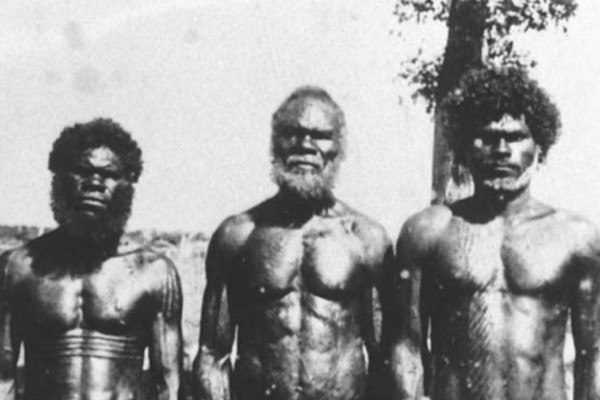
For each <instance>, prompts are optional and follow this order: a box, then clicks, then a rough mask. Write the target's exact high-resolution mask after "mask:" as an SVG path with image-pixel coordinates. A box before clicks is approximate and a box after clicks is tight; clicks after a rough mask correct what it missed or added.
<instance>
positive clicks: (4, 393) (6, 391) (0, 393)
mask: <svg viewBox="0 0 600 400" xmlns="http://www.w3.org/2000/svg"><path fill="white" fill-rule="evenodd" d="M16 386H17V385H16V382H15V380H14V379H9V380H2V381H0V399H2V400H15V399H16V398H17V396H16V393H17V387H16Z"/></svg>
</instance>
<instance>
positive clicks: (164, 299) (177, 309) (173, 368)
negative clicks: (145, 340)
mask: <svg viewBox="0 0 600 400" xmlns="http://www.w3.org/2000/svg"><path fill="white" fill-rule="evenodd" d="M149 272H150V273H152V274H155V275H154V276H155V277H156V288H155V289H156V293H157V295H156V296H157V304H158V307H157V310H156V313H155V317H154V321H153V323H152V341H151V343H150V352H149V356H150V369H151V372H152V374H153V377H154V382H155V383H156V385H157V387H158V394H159V397H158V398H159V399H176V398H177V396H178V392H179V384H180V372H181V363H182V359H181V357H182V337H181V307H182V295H181V282H180V280H179V274H178V273H177V269H176V268H175V265H173V263H172V262H171V260H169V259H167V258H166V257H160V258H158V259H157V260H155V261H153V262H152V265H150V267H149Z"/></svg>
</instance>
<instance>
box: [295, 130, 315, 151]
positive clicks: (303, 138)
mask: <svg viewBox="0 0 600 400" xmlns="http://www.w3.org/2000/svg"><path fill="white" fill-rule="evenodd" d="M296 144H297V146H298V147H299V148H300V149H302V150H304V151H307V152H316V151H317V148H316V146H315V144H314V142H313V139H312V137H311V136H310V135H309V134H306V135H298V137H297V139H296Z"/></svg>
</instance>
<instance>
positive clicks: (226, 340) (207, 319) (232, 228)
mask: <svg viewBox="0 0 600 400" xmlns="http://www.w3.org/2000/svg"><path fill="white" fill-rule="evenodd" d="M244 228H245V227H244V226H241V225H240V224H239V223H238V221H237V219H236V218H235V217H232V218H230V219H228V220H226V221H225V222H224V223H223V224H222V225H221V226H220V227H219V228H218V229H217V231H216V232H215V233H214V234H213V236H212V238H211V240H210V243H209V245H208V251H207V255H206V287H205V289H204V297H203V302H202V317H201V323H200V349H201V350H202V349H203V347H205V348H209V349H210V350H211V351H213V352H216V353H217V356H223V355H225V354H227V353H229V351H230V350H231V345H232V343H233V334H234V327H235V323H234V319H235V318H234V316H233V315H232V304H231V303H232V300H233V299H232V298H230V296H229V292H228V283H229V282H228V281H229V277H230V276H231V273H232V269H233V268H234V265H235V263H236V259H237V254H238V251H239V247H240V243H241V241H242V240H243V238H242V235H244V231H245V229H244Z"/></svg>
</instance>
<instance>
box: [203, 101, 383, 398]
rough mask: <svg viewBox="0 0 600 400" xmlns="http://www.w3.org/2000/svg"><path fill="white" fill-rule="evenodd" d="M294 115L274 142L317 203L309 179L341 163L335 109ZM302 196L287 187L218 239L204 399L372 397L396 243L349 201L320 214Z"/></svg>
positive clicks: (328, 205) (227, 225)
mask: <svg viewBox="0 0 600 400" xmlns="http://www.w3.org/2000/svg"><path fill="white" fill-rule="evenodd" d="M292 107H293V106H290V108H292ZM292 111H293V112H289V115H293V118H292V119H293V122H292V123H294V124H295V126H294V127H293V129H284V133H282V134H279V135H277V136H276V137H275V138H274V148H275V151H276V156H280V157H281V164H282V165H283V167H282V168H287V169H286V170H285V171H287V172H289V171H291V172H290V174H292V175H293V174H296V175H295V176H294V178H293V179H294V185H296V186H298V187H303V188H305V189H300V190H306V191H307V192H310V193H311V196H313V197H317V196H318V195H316V194H315V193H317V192H318V191H317V190H314V185H311V184H309V183H308V182H309V181H307V180H303V179H304V178H302V177H303V176H304V175H302V174H303V173H306V172H307V171H310V172H309V173H312V172H314V173H315V175H317V176H315V177H314V180H315V181H316V180H320V181H322V182H324V181H326V179H320V177H319V176H322V171H323V170H327V169H328V168H330V165H331V164H330V163H331V162H333V160H335V157H336V154H338V153H337V151H336V146H338V145H339V137H338V136H337V133H335V132H334V130H333V129H332V122H331V121H332V113H331V110H330V108H328V106H327V105H325V104H322V103H319V102H313V101H308V100H305V101H304V102H302V103H300V105H299V106H298V108H293V109H292ZM298 169H303V170H306V171H304V172H294V171H297V170H298ZM312 178H313V177H312V176H311V179H312ZM282 179H283V178H282ZM325 186H326V185H325ZM282 187H284V184H282ZM300 197H301V196H298V195H296V194H295V193H293V192H289V191H286V190H284V189H282V190H281V191H280V192H279V193H278V194H277V195H276V196H274V197H272V198H270V199H268V200H266V201H264V202H263V203H261V204H259V205H258V206H256V207H254V208H252V209H250V210H248V211H246V212H243V213H241V214H238V215H236V216H233V217H230V218H228V219H227V220H225V221H224V222H223V223H222V225H221V226H220V227H219V229H218V230H217V231H216V233H215V234H214V236H213V238H212V240H211V243H210V246H209V250H208V254H207V260H206V271H207V286H206V292H205V294H204V303H203V310H202V321H201V337H200V351H199V354H198V357H197V359H196V361H195V372H196V377H197V385H198V388H197V393H198V395H199V398H201V399H211V400H217V399H219V400H220V399H229V398H235V399H238V400H258V399H276V400H292V399H294V400H296V399H298V400H300V399H302V400H313V399H314V400H317V399H332V400H350V399H357V400H358V399H361V400H363V399H371V398H374V397H373V390H374V389H375V386H376V383H375V382H374V379H376V377H377V376H379V375H378V374H377V373H376V371H377V370H378V368H379V369H380V368H381V357H380V354H379V349H378V342H377V336H378V335H377V334H376V331H377V329H378V328H376V326H378V321H379V320H380V318H381V317H380V316H379V308H378V307H376V306H375V305H376V303H381V304H382V307H383V308H384V309H385V307H386V304H388V303H389V301H387V300H388V298H389V293H390V291H391V285H389V286H390V287H389V288H388V287H387V284H388V283H389V282H390V279H385V278H384V276H385V274H386V273H387V274H389V273H391V263H392V261H393V255H392V246H391V243H390V241H389V239H388V238H387V235H386V234H385V232H384V230H383V229H382V228H381V227H380V226H379V225H378V224H377V223H375V222H373V221H372V220H370V219H369V218H367V217H365V216H364V215H362V214H360V213H358V212H357V211H355V210H353V209H351V208H350V207H348V206H347V205H345V204H344V203H342V202H340V201H338V200H335V199H334V198H329V197H328V198H327V201H325V202H323V203H320V206H315V205H314V203H310V202H306V201H305V200H303V199H302V198H300ZM307 197H308V196H307ZM388 278H389V277H388ZM236 329H237V355H236V356H237V360H236V363H235V369H234V370H233V371H232V372H231V357H232V346H233V343H234V331H235V330H236Z"/></svg>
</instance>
